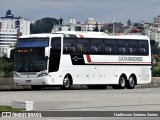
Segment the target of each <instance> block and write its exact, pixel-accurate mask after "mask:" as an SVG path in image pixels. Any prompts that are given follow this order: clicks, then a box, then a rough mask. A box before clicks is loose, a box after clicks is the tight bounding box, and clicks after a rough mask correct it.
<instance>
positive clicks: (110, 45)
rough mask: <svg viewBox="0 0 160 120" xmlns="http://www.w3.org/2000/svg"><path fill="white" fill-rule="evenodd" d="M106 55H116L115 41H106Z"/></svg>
mask: <svg viewBox="0 0 160 120" xmlns="http://www.w3.org/2000/svg"><path fill="white" fill-rule="evenodd" d="M104 53H105V54H116V42H115V40H107V39H105V40H104Z"/></svg>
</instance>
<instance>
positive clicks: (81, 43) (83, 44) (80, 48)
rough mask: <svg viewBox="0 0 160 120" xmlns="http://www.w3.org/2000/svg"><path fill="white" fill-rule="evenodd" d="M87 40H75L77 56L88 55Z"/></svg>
mask: <svg viewBox="0 0 160 120" xmlns="http://www.w3.org/2000/svg"><path fill="white" fill-rule="evenodd" d="M89 48H90V47H89V40H87V39H77V53H79V54H89V53H90V52H89V51H90V49H89Z"/></svg>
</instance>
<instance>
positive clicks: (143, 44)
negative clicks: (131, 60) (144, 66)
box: [139, 40, 149, 55]
mask: <svg viewBox="0 0 160 120" xmlns="http://www.w3.org/2000/svg"><path fill="white" fill-rule="evenodd" d="M148 52H149V51H148V41H147V40H146V41H139V53H140V55H148Z"/></svg>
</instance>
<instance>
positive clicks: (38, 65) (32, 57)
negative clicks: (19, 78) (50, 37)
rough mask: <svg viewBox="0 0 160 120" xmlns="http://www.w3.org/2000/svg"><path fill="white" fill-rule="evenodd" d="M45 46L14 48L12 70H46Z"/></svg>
mask: <svg viewBox="0 0 160 120" xmlns="http://www.w3.org/2000/svg"><path fill="white" fill-rule="evenodd" d="M44 51H45V48H28V49H16V50H15V56H14V71H17V72H40V71H43V70H47V58H45V56H44V54H45V53H44Z"/></svg>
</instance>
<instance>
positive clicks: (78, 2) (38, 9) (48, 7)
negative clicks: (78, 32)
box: [0, 0, 160, 23]
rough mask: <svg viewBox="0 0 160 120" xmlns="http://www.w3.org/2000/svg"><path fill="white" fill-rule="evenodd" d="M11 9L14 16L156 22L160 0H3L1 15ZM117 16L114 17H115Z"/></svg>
mask: <svg viewBox="0 0 160 120" xmlns="http://www.w3.org/2000/svg"><path fill="white" fill-rule="evenodd" d="M7 10H11V11H12V14H14V16H15V17H18V16H21V17H23V18H27V19H29V20H31V21H34V20H38V19H41V18H43V17H53V18H56V19H59V18H60V17H61V18H63V19H64V20H66V19H68V18H69V17H74V18H76V19H77V20H78V21H82V22H84V21H86V19H87V18H89V17H93V18H94V19H95V20H96V21H98V22H108V23H110V22H113V21H114V18H115V21H116V22H123V23H125V22H127V20H128V19H130V20H131V22H141V21H145V22H153V20H154V17H155V16H158V15H160V0H0V16H1V17H2V16H5V13H6V11H7ZM114 16H115V17H114Z"/></svg>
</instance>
